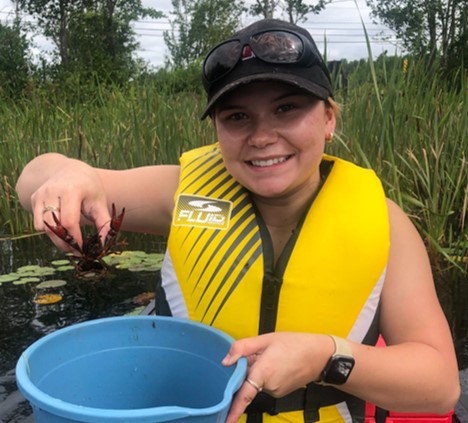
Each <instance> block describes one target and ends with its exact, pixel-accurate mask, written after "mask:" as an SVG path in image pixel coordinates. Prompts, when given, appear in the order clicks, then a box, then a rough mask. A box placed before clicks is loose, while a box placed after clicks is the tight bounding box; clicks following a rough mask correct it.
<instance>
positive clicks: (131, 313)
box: [125, 306, 145, 316]
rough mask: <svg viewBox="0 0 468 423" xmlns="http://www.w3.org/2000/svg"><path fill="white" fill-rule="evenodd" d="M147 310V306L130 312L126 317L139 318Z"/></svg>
mask: <svg viewBox="0 0 468 423" xmlns="http://www.w3.org/2000/svg"><path fill="white" fill-rule="evenodd" d="M144 309H145V306H141V307H137V308H135V309H134V310H132V311H130V312H129V313H127V314H125V316H138V315H139V314H141V312H142V311H143V310H144Z"/></svg>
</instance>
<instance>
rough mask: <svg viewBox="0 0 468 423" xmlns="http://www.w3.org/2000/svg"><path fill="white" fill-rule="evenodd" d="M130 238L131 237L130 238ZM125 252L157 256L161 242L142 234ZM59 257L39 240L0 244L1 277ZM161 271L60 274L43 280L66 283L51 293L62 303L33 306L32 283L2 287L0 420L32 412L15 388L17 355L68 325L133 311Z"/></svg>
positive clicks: (11, 422) (7, 422)
mask: <svg viewBox="0 0 468 423" xmlns="http://www.w3.org/2000/svg"><path fill="white" fill-rule="evenodd" d="M132 238H133V237H132ZM128 243H129V246H128V248H129V249H132V250H133V249H141V250H144V251H146V252H161V247H162V244H161V242H160V241H159V240H158V239H156V238H154V237H149V236H145V235H140V236H138V237H135V239H130V240H129V241H128ZM61 258H63V253H61V252H60V251H57V249H56V248H55V247H53V246H52V245H51V243H50V242H49V241H48V240H47V239H46V238H45V237H43V236H39V237H33V238H28V239H25V240H18V241H0V274H5V273H10V272H12V271H15V270H16V269H17V268H18V267H21V266H24V265H28V264H39V265H41V266H46V265H49V264H50V262H51V261H52V260H56V259H61ZM158 277H159V272H155V271H153V272H129V271H128V270H125V271H124V270H116V269H113V270H112V273H111V274H110V275H108V276H106V277H105V278H104V279H102V280H99V281H88V280H77V279H75V278H73V272H72V271H68V272H58V273H57V274H55V275H54V276H53V277H48V278H44V279H57V278H58V279H65V280H67V285H65V286H62V287H59V288H55V289H51V292H53V293H58V294H60V295H62V296H63V300H62V301H61V302H59V303H56V304H51V305H37V304H35V303H34V302H32V299H33V298H34V295H35V293H36V288H35V287H36V285H37V284H36V283H30V284H25V285H14V284H13V283H11V282H9V283H3V284H2V285H0V422H2V423H32V422H33V421H34V420H33V419H32V417H31V409H30V407H29V405H28V403H27V402H26V401H25V400H24V399H23V397H22V395H21V394H20V393H19V392H18V390H17V387H16V379H15V373H14V368H15V365H16V362H17V360H18V357H19V356H20V354H21V352H22V351H24V350H25V349H26V348H27V347H28V346H29V345H30V344H32V343H33V342H34V341H36V340H37V339H39V338H41V337H42V336H44V335H46V334H48V333H50V332H52V331H54V330H56V329H59V328H62V327H65V326H69V325H70V324H73V323H77V322H81V321H85V320H90V319H96V318H100V317H108V316H120V315H123V314H126V313H129V312H131V311H133V310H134V309H135V308H136V307H138V304H135V302H134V298H135V297H136V296H137V295H139V294H141V293H143V292H154V285H155V282H156V280H157V278H158Z"/></svg>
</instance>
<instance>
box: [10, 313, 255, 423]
mask: <svg viewBox="0 0 468 423" xmlns="http://www.w3.org/2000/svg"><path fill="white" fill-rule="evenodd" d="M232 342H233V339H232V338H231V337H230V336H228V335H226V334H224V333H223V332H221V331H219V330H217V329H214V328H212V327H210V326H206V325H203V324H200V323H195V322H191V321H189V320H184V319H177V318H170V317H155V316H132V317H111V318H106V319H97V320H91V321H88V322H84V323H79V324H76V325H72V326H69V327H67V328H65V329H60V330H57V331H55V332H53V333H51V334H49V335H47V336H45V337H43V338H41V339H40V340H38V341H37V342H35V343H34V344H32V345H31V346H30V347H29V348H27V349H26V351H25V352H24V353H23V355H22V356H21V357H20V359H19V361H18V363H17V366H16V378H17V383H18V387H19V389H20V391H21V392H22V393H23V395H24V396H25V397H26V398H27V400H28V401H29V402H30V403H31V405H32V408H33V412H34V417H35V419H36V422H37V423H66V422H92V423H97V422H99V423H100V422H135V423H138V422H148V423H149V422H152V423H155V422H191V423H196V422H200V423H201V422H203V423H210V422H216V423H218V422H224V421H225V419H226V415H227V412H228V410H229V406H230V404H231V400H232V397H233V395H234V393H235V392H236V391H237V390H238V389H239V387H240V385H241V384H242V382H243V380H244V377H245V374H246V367H247V363H246V360H245V359H241V360H240V361H239V362H238V363H237V364H236V365H235V366H231V367H224V366H223V365H222V364H221V360H222V358H223V357H224V356H225V355H226V353H227V352H228V351H229V348H230V346H231V344H232Z"/></svg>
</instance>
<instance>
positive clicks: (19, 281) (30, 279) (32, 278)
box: [13, 276, 41, 285]
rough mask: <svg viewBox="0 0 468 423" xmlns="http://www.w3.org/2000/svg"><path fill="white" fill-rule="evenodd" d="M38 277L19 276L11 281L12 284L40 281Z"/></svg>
mask: <svg viewBox="0 0 468 423" xmlns="http://www.w3.org/2000/svg"><path fill="white" fill-rule="evenodd" d="M40 281H41V279H40V278H36V277H35V276H29V277H26V278H21V279H18V280H16V281H14V282H13V285H24V284H27V283H35V282H40Z"/></svg>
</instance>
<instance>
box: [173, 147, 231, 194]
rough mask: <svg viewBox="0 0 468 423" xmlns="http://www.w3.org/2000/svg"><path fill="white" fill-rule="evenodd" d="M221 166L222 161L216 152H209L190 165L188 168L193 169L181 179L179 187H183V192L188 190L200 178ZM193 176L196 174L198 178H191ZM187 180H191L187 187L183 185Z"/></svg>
mask: <svg viewBox="0 0 468 423" xmlns="http://www.w3.org/2000/svg"><path fill="white" fill-rule="evenodd" d="M222 164H223V160H222V159H221V158H219V156H218V155H217V154H216V150H213V151H210V152H208V153H206V154H204V155H203V156H200V157H199V158H197V159H196V160H194V162H193V163H192V164H191V165H190V167H193V169H191V170H190V171H188V172H187V174H186V176H184V177H183V178H182V179H181V181H180V185H181V187H183V189H184V190H187V189H189V188H190V187H191V186H192V185H194V184H196V183H199V181H200V180H202V179H201V177H202V176H203V175H204V174H207V173H210V172H211V171H212V170H213V169H215V168H216V167H218V166H221V165H222ZM194 174H198V175H199V176H198V177H193V175H194ZM187 180H188V181H190V180H191V182H189V183H188V185H185V184H186V183H187ZM207 184H208V183H207V182H205V183H204V185H205V186H206V185H207Z"/></svg>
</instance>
